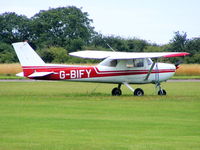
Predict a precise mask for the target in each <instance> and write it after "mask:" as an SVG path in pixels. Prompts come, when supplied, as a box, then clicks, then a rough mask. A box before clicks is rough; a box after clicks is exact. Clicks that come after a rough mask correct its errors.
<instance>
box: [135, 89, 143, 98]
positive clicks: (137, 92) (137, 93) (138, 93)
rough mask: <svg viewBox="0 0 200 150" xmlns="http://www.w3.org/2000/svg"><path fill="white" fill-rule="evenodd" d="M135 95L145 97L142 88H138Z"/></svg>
mask: <svg viewBox="0 0 200 150" xmlns="http://www.w3.org/2000/svg"><path fill="white" fill-rule="evenodd" d="M134 95H135V96H143V95H144V91H143V90H142V89H141V88H137V89H135V91H134Z"/></svg>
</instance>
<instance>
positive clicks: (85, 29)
mask: <svg viewBox="0 0 200 150" xmlns="http://www.w3.org/2000/svg"><path fill="white" fill-rule="evenodd" d="M91 24H92V19H90V18H89V14H88V13H87V12H82V10H81V9H79V8H77V7H74V6H69V7H59V8H51V9H49V10H45V11H44V10H42V11H40V12H39V13H37V14H35V15H34V16H33V17H31V18H27V17H26V16H24V15H17V14H16V13H14V12H9V13H7V12H6V13H3V14H0V63H13V62H18V59H17V57H16V54H15V53H14V50H13V48H12V46H11V44H12V43H14V42H21V41H25V40H27V41H28V42H29V44H30V45H31V46H32V47H33V48H34V49H36V51H37V52H38V53H39V55H40V56H41V57H42V58H43V59H44V61H45V62H49V63H51V62H56V63H66V62H68V63H69V62H70V63H92V62H96V61H95V60H86V59H80V58H74V57H69V56H68V55H67V53H69V52H73V51H78V50H84V49H98V50H110V46H111V47H112V48H113V49H115V50H116V51H126V52H167V51H173V52H189V53H191V55H190V56H189V57H185V58H183V59H182V60H183V61H184V63H200V38H193V39H188V38H187V34H186V32H179V31H177V32H175V33H174V37H172V39H171V40H170V42H169V43H168V44H165V45H158V44H155V43H149V42H147V41H146V40H143V39H138V38H122V37H120V36H113V35H111V36H105V35H102V34H100V33H98V32H96V31H95V28H94V27H93V26H92V25H91ZM179 59H180V58H173V59H169V60H167V61H171V62H177V61H179Z"/></svg>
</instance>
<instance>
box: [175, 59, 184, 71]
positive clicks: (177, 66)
mask: <svg viewBox="0 0 200 150" xmlns="http://www.w3.org/2000/svg"><path fill="white" fill-rule="evenodd" d="M182 63H183V61H182V60H179V61H177V62H176V63H175V64H174V65H175V66H176V69H178V68H179V65H180V64H182Z"/></svg>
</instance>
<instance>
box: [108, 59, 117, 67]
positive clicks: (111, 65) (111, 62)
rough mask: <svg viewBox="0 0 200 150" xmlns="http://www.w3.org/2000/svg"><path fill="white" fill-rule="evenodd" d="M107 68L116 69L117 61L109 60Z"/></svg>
mask: <svg viewBox="0 0 200 150" xmlns="http://www.w3.org/2000/svg"><path fill="white" fill-rule="evenodd" d="M109 66H110V67H116V66H117V60H115V59H114V60H111V61H110V64H109Z"/></svg>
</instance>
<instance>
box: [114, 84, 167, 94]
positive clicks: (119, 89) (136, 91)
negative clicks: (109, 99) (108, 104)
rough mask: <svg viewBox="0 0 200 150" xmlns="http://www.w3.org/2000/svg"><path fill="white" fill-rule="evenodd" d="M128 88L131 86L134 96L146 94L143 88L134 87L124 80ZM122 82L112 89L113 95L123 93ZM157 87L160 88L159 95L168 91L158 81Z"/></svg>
mask: <svg viewBox="0 0 200 150" xmlns="http://www.w3.org/2000/svg"><path fill="white" fill-rule="evenodd" d="M123 84H124V85H125V86H126V87H127V88H129V89H130V90H131V91H132V92H133V95H134V96H143V95H144V91H143V90H142V89H141V88H137V89H135V90H134V89H133V88H132V87H131V86H130V85H129V84H128V83H126V82H124V83H123ZM121 85H122V84H121V83H119V84H118V87H115V88H114V89H113V90H112V96H120V95H122V90H121ZM156 87H157V88H158V95H161V96H162V95H166V94H167V92H166V91H165V90H164V89H162V88H161V86H160V83H156Z"/></svg>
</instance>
